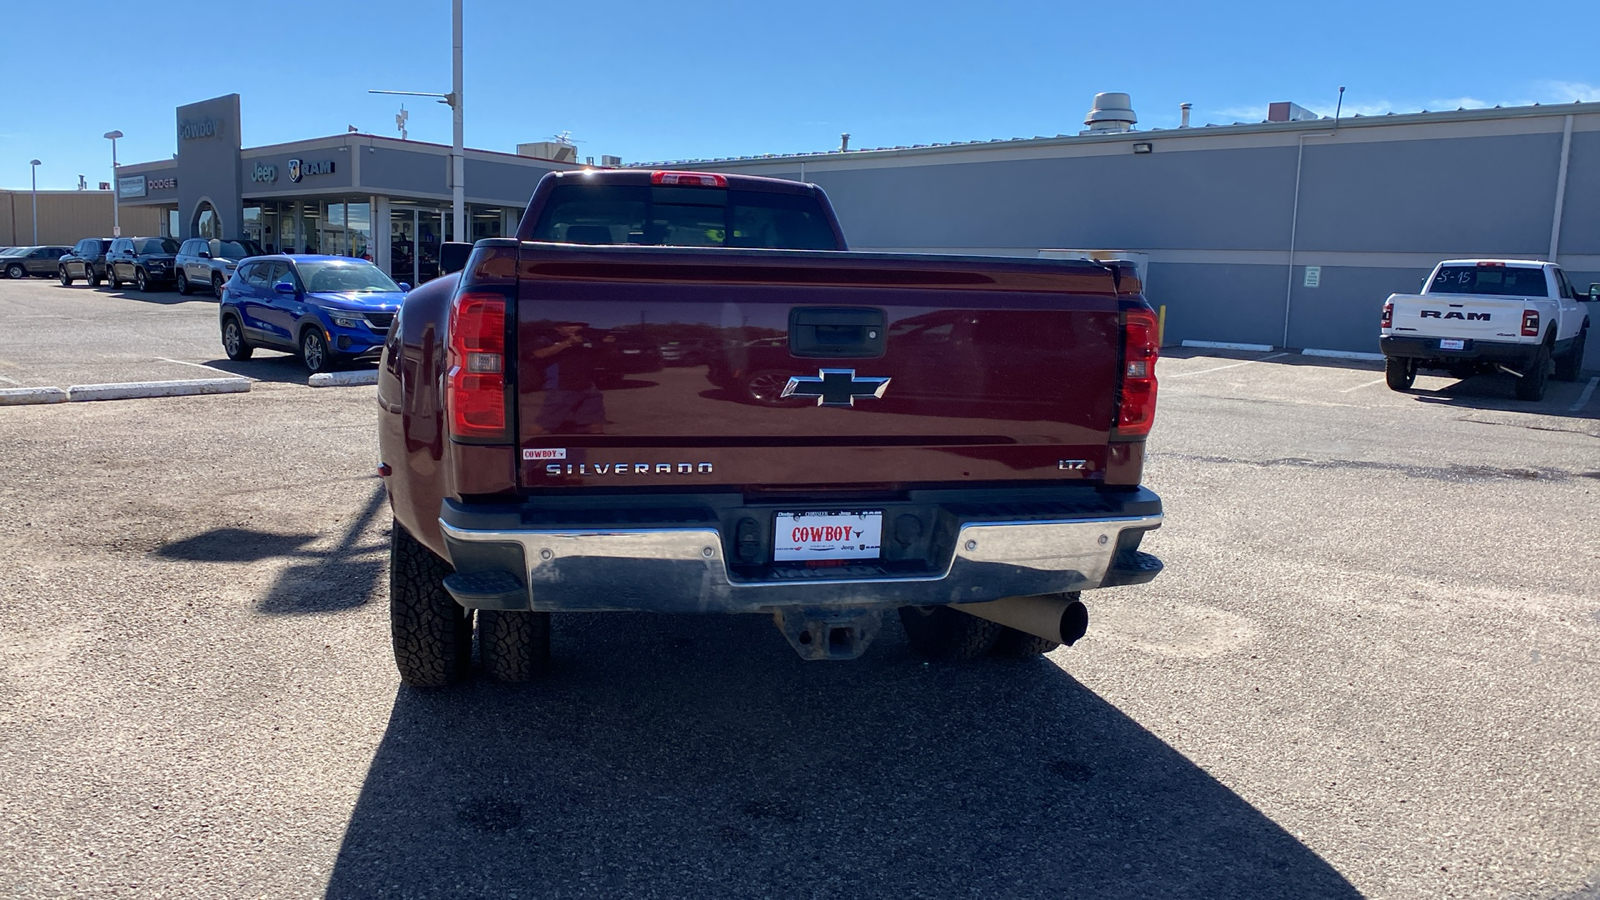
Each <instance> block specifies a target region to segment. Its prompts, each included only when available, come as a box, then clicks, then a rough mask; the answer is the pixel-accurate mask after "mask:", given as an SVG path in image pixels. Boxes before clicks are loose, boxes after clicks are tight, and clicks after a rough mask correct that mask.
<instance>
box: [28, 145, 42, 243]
mask: <svg viewBox="0 0 1600 900" xmlns="http://www.w3.org/2000/svg"><path fill="white" fill-rule="evenodd" d="M28 165H29V166H31V167H32V168H30V169H29V170H28V171H29V172H30V173H31V174H32V175H33V243H34V246H38V244H39V166H40V165H42V164H41V163H40V162H39V161H38V160H37V159H30V160H28Z"/></svg>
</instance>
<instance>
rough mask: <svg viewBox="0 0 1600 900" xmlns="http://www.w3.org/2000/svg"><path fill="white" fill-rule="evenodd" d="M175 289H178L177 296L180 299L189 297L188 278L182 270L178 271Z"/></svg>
mask: <svg viewBox="0 0 1600 900" xmlns="http://www.w3.org/2000/svg"><path fill="white" fill-rule="evenodd" d="M176 287H177V289H178V295H179V296H181V297H187V296H189V276H187V275H185V274H183V270H182V269H179V270H178V276H177V284H176Z"/></svg>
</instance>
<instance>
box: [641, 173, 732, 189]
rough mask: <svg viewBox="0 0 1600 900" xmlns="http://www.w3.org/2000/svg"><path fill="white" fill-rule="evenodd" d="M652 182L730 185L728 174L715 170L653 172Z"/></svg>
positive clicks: (687, 185) (684, 184) (722, 186)
mask: <svg viewBox="0 0 1600 900" xmlns="http://www.w3.org/2000/svg"><path fill="white" fill-rule="evenodd" d="M650 183H651V184H676V185H679V186H680V187H716V188H725V187H727V186H728V178H727V176H726V175H718V174H716V173H715V172H651V173H650Z"/></svg>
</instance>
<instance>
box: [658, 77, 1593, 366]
mask: <svg viewBox="0 0 1600 900" xmlns="http://www.w3.org/2000/svg"><path fill="white" fill-rule="evenodd" d="M1570 111H1571V112H1573V113H1574V122H1575V130H1574V132H1573V135H1572V143H1571V149H1570V157H1569V163H1568V170H1567V186H1566V193H1565V197H1566V200H1565V204H1564V207H1563V211H1562V216H1561V222H1562V225H1561V242H1560V253H1559V255H1558V259H1559V260H1560V261H1562V262H1563V264H1564V265H1565V266H1566V267H1567V269H1568V271H1569V273H1570V274H1571V277H1572V280H1573V282H1574V283H1575V284H1577V285H1578V287H1579V288H1580V289H1582V288H1585V287H1587V286H1588V284H1589V282H1590V281H1600V277H1597V276H1596V274H1595V271H1594V270H1600V109H1597V108H1596V106H1595V105H1594V104H1583V105H1580V106H1577V107H1573V108H1572V110H1570ZM1568 112H1569V110H1567V109H1559V108H1556V109H1550V110H1548V111H1543V110H1541V111H1533V110H1526V111H1483V112H1482V113H1466V114H1443V115H1438V114H1434V115H1428V116H1409V117H1394V118H1393V119H1392V120H1391V119H1389V118H1388V117H1386V118H1385V119H1379V120H1374V119H1367V120H1357V121H1356V122H1354V123H1348V122H1347V123H1346V124H1345V125H1344V127H1343V128H1341V129H1340V131H1339V132H1338V133H1336V134H1330V133H1329V132H1330V131H1331V128H1330V123H1325V122H1324V123H1310V124H1308V125H1300V124H1299V123H1293V124H1290V125H1288V126H1248V127H1244V128H1227V129H1211V128H1205V129H1189V130H1187V131H1160V132H1141V133H1137V134H1130V135H1119V136H1117V137H1116V138H1115V139H1111V140H1106V139H1100V138H1086V139H1066V140H1046V141H1040V142H1002V143H997V144H988V145H979V146H976V147H973V146H962V147H952V148H946V149H940V150H928V151H918V150H913V151H911V152H898V153H897V152H889V153H880V152H873V151H865V152H862V151H858V152H854V153H849V154H828V155H825V156H813V157H806V158H804V159H801V158H783V159H765V160H723V161H717V162H709V163H685V164H682V165H681V166H679V167H682V168H705V169H712V170H717V171H726V172H743V173H747V174H753V175H769V176H774V177H784V178H802V177H803V179H804V180H806V181H810V182H813V183H815V184H818V185H820V186H821V187H822V188H823V189H824V190H826V191H827V192H828V195H829V197H830V198H831V199H832V200H833V203H834V206H835V207H836V209H837V210H838V212H839V217H840V220H841V222H842V223H843V225H844V227H845V232H846V236H847V238H848V239H849V241H850V243H851V245H852V246H856V247H861V248H870V249H912V250H924V251H935V252H937V251H950V252H985V253H1001V254H1006V255H1033V254H1035V253H1036V252H1037V251H1038V250H1040V249H1044V248H1072V247H1076V248H1106V249H1125V250H1136V251H1142V252H1147V253H1149V254H1150V259H1151V265H1150V275H1149V286H1148V290H1149V294H1150V298H1151V300H1152V302H1154V303H1156V304H1158V305H1165V306H1166V307H1167V333H1166V337H1167V341H1168V343H1174V342H1177V341H1181V340H1185V339H1197V340H1213V341H1232V342H1248V343H1261V344H1271V345H1274V346H1283V345H1287V346H1291V347H1317V348H1323V349H1337V350H1357V351H1368V352H1371V351H1375V350H1376V348H1377V329H1378V324H1377V323H1378V315H1379V310H1380V309H1381V306H1382V303H1383V300H1384V298H1385V297H1387V296H1388V295H1389V294H1390V293H1394V292H1410V291H1415V290H1416V289H1418V287H1419V286H1420V283H1421V281H1422V279H1423V278H1424V277H1425V276H1426V275H1427V273H1428V271H1429V270H1430V269H1431V268H1432V266H1433V264H1434V263H1435V262H1437V261H1438V260H1439V259H1441V258H1446V257H1449V256H1458V255H1459V256H1517V257H1525V258H1544V257H1545V256H1547V255H1548V253H1549V249H1550V231H1551V224H1552V220H1553V218H1554V216H1555V211H1556V210H1555V204H1556V183H1557V175H1558V169H1559V164H1560V156H1561V140H1562V135H1561V128H1562V124H1563V119H1564V116H1565V115H1566V114H1567V113H1568ZM1302 135H1303V137H1302ZM1135 141H1139V142H1149V143H1150V144H1152V145H1153V146H1152V150H1153V152H1150V153H1138V154H1136V153H1134V152H1132V145H1133V142H1135ZM1301 144H1303V157H1300V153H1301ZM1028 157H1031V158H1028ZM1297 157H1298V161H1299V179H1298V181H1299V187H1298V197H1299V203H1298V212H1297V211H1296V203H1295V200H1296V164H1297ZM801 163H804V165H805V168H804V172H803V176H802V170H801V168H800V165H801ZM1291 225H1292V233H1293V238H1292V241H1293V252H1294V256H1293V268H1292V270H1291V266H1290V257H1289V251H1290V248H1291ZM1308 265H1311V266H1319V267H1320V268H1321V279H1320V284H1319V285H1318V286H1316V287H1307V286H1305V267H1306V266H1308ZM1286 301H1287V307H1288V310H1289V313H1288V321H1287V340H1285V330H1286V329H1285V307H1286ZM1596 318H1600V316H1596Z"/></svg>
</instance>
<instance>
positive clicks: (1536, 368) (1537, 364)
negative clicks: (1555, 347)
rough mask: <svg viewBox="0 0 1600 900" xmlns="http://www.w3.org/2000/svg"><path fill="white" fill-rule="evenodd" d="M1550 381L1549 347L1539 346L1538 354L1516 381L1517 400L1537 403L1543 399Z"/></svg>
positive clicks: (1547, 345) (1546, 345) (1545, 345)
mask: <svg viewBox="0 0 1600 900" xmlns="http://www.w3.org/2000/svg"><path fill="white" fill-rule="evenodd" d="M1549 381H1550V345H1549V344H1540V345H1539V350H1538V352H1536V353H1534V355H1533V359H1531V360H1529V361H1528V365H1527V366H1526V367H1524V368H1523V370H1522V377H1521V378H1518V379H1517V399H1518V400H1528V401H1531V402H1533V403H1538V402H1539V401H1540V400H1543V399H1544V389H1545V385H1547V384H1548V383H1549Z"/></svg>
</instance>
